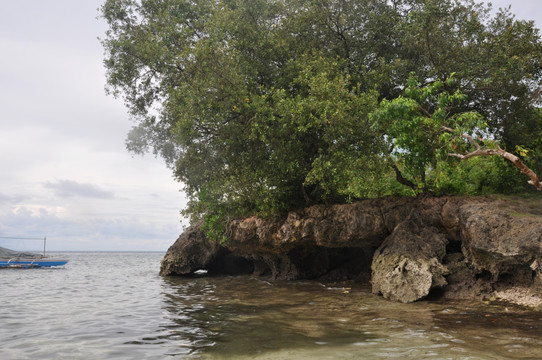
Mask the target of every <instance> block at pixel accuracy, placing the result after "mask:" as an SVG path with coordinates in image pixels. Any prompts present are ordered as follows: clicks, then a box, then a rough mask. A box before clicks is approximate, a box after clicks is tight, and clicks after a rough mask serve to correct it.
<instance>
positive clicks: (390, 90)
mask: <svg viewBox="0 0 542 360" xmlns="http://www.w3.org/2000/svg"><path fill="white" fill-rule="evenodd" d="M101 10H102V15H103V17H104V19H105V20H106V21H107V23H108V24H109V30H108V31H107V33H106V37H105V39H103V40H102V44H103V46H104V48H105V52H106V57H105V61H104V63H105V67H106V69H107V84H108V91H109V92H110V93H112V94H113V95H115V96H122V97H123V98H124V101H125V103H126V105H127V107H128V109H129V111H130V113H131V115H132V116H133V118H134V120H135V121H136V126H135V127H134V128H133V130H132V131H131V132H130V134H129V135H128V140H127V147H128V149H129V150H130V151H133V152H135V153H140V152H145V151H149V150H151V151H153V152H154V153H155V154H157V155H160V156H162V157H163V158H164V159H165V160H166V162H167V164H168V165H169V166H170V167H171V168H172V169H173V170H174V174H175V176H176V178H177V179H178V180H179V181H180V182H181V183H182V184H183V185H184V190H185V191H186V193H187V195H188V196H189V198H190V202H189V205H188V208H187V209H186V212H185V213H186V214H187V215H190V216H192V218H193V219H196V218H199V217H201V216H206V217H207V221H206V223H207V224H208V225H209V224H211V225H209V229H215V230H217V229H222V230H223V229H225V224H227V221H228V218H230V217H236V216H245V215H248V214H260V215H261V216H277V215H281V214H283V213H284V212H286V211H288V210H291V209H292V208H295V207H301V206H306V205H308V204H313V203H325V202H343V201H349V200H352V199H356V198H363V197H375V196H383V195H390V194H413V193H415V191H413V190H412V189H411V188H412V187H414V188H416V191H417V189H418V186H420V187H421V188H427V189H429V188H430V187H431V186H429V185H430V184H429V183H430V182H431V181H433V180H431V179H432V178H431V177H434V174H435V172H438V171H440V173H441V174H442V176H444V174H445V172H444V171H443V170H442V169H440V170H439V167H441V166H443V164H448V165H447V166H448V167H449V165H450V164H451V161H450V160H449V157H448V156H444V155H440V154H441V152H442V149H441V148H440V147H441V146H442V144H441V143H440V142H439V140H438V139H439V137H440V136H445V135H446V132H442V128H439V127H438V126H437V127H434V126H436V125H434V124H432V123H431V122H432V121H433V120H434V119H435V116H437V117H438V116H441V115H439V114H440V113H439V111H440V110H439V105H438V104H437V103H438V101H437V99H436V98H434V96H437V95H438V94H441V93H440V92H439V91H441V90H442V89H443V88H440V89H439V90H435V88H434V85H435V84H436V83H437V82H438V81H437V79H447V78H449V77H450V75H451V74H452V73H454V72H455V73H456V74H457V75H456V79H457V81H456V82H455V83H454V86H455V90H457V91H458V94H461V95H454V94H455V93H450V94H449V95H450V96H452V97H453V96H457V97H461V99H463V97H462V96H463V95H462V94H465V96H466V97H467V98H468V101H466V100H465V101H458V100H459V99H458V98H457V99H456V98H453V99H452V98H450V99H448V100H449V101H452V102H453V104H454V110H453V111H454V113H453V114H451V116H452V118H453V116H456V117H458V118H460V117H461V116H463V117H464V118H462V119H463V120H464V121H467V120H468V121H471V122H472V121H474V123H475V124H477V123H476V121H480V123H478V124H477V125H472V126H474V128H479V129H482V123H481V121H482V120H480V119H485V120H484V121H485V122H484V127H483V128H484V129H487V130H486V131H487V133H488V134H489V133H490V134H492V136H493V138H491V140H492V141H494V143H495V144H497V143H500V144H501V145H500V146H501V147H502V148H503V149H504V150H506V151H508V152H509V153H511V151H513V150H515V149H516V148H518V149H527V150H529V151H530V152H529V153H530V154H532V156H531V158H530V159H531V160H528V161H527V163H528V164H527V165H530V167H532V168H533V165H534V169H537V167H536V166H539V165H537V160H538V159H539V154H542V150H540V149H541V147H540V140H539V139H540V138H541V136H537V134H540V135H542V134H541V133H542V130H540V125H541V124H542V121H541V116H540V113H539V112H538V111H537V109H536V106H537V105H538V102H539V95H540V94H539V92H538V89H539V84H540V80H541V79H542V61H541V60H542V47H541V43H540V38H539V33H538V29H536V28H535V27H534V24H533V23H532V22H524V21H515V20H514V19H513V16H512V14H511V13H510V12H509V11H507V10H505V11H501V12H500V13H499V14H498V15H497V16H496V17H494V18H491V17H490V16H489V8H488V7H487V6H484V5H482V4H478V3H475V2H474V1H472V0H441V1H435V0H394V1H386V0H356V1H354V0H341V1H339V0H317V1H313V0H290V1H284V0H213V1H210V0H107V1H106V2H105V3H104V5H103V6H102V9H101ZM411 73H413V74H414V75H415V77H416V79H419V81H420V84H419V85H417V86H409V85H408V84H409V76H410V74H411ZM443 84H444V85H442V86H445V83H443ZM410 85H412V84H410ZM446 86H447V85H446ZM416 88H418V89H419V91H421V94H423V93H424V92H427V91H436V93H434V94H427V95H428V96H427V97H426V98H423V96H425V95H423V96H422V95H420V96H422V98H418V99H416V98H410V97H409V96H408V95H406V96H405V95H402V94H403V92H404V91H405V90H406V91H410V92H411V93H412V94H414V93H415V92H416V91H417V90H416V91H415V89H416ZM455 90H454V91H455ZM439 96H440V95H439ZM394 99H395V100H394ZM435 101H437V103H435ZM379 102H383V104H384V105H382V106H380V107H378V104H379ZM400 103H402V106H403V107H405V109H407V110H408V108H409V106H410V107H411V109H410V110H408V111H410V113H409V112H408V111H406V110H405V111H406V113H404V114H403V115H405V116H406V117H405V118H404V119H408V116H409V115H411V113H412V112H414V111H415V110H414V109H417V108H416V106H419V105H420V104H423V105H424V106H425V105H430V106H429V107H428V108H427V110H428V111H429V114H430V116H429V118H431V119H433V120H431V121H430V120H427V119H423V117H421V118H417V117H416V119H417V120H416V122H415V124H417V125H416V126H413V125H408V122H405V121H406V120H405V121H403V120H404V119H400V118H397V117H396V118H393V117H389V116H386V115H385V114H384V113H385V107H386V106H388V107H389V109H391V108H392V107H393V106H395V105H397V104H400ZM386 104H387V105H386ZM416 104H417V105H416ZM392 105H393V106H392ZM418 110H419V109H418ZM373 111H375V114H374V115H372V116H370V114H371V113H372V112H373ZM390 111H391V110H390ZM461 114H463V115H461ZM465 114H471V115H472V114H478V115H477V117H474V118H470V117H466V116H467V115H465ZM407 115H408V116H407ZM469 116H470V115H469ZM426 117H427V116H426ZM447 119H451V118H450V117H448V118H447ZM476 119H478V120H476ZM463 120H461V121H463ZM458 121H459V120H458ZM375 122H376V123H375ZM457 124H459V122H458V123H457ZM469 124H470V123H469ZM418 125H419V126H422V127H421V128H420V127H417V126H418ZM442 125H443V126H444V123H443V124H442ZM486 125H487V126H486ZM461 126H464V125H461ZM465 126H466V125H465ZM472 126H471V127H470V128H469V129H470V130H472V129H473V127H472ZM450 128H452V129H453V127H450ZM428 131H429V132H430V133H431V134H429V135H428ZM469 134H470V133H469ZM533 134H534V135H533ZM456 135H457V134H456ZM392 139H393V140H392ZM411 143H412V144H411ZM467 143H468V142H465V144H461V146H464V145H468V144H467ZM392 144H393V145H394V147H393V149H392V150H390V148H391V145H392ZM458 144H459V142H458ZM412 146H418V147H417V148H415V147H412ZM510 149H512V150H510ZM407 154H409V155H410V157H409V156H407ZM458 154H460V153H459V152H458ZM461 154H464V153H461ZM517 155H520V156H521V154H517ZM456 159H457V158H456ZM397 160H400V161H399V165H398V164H397ZM529 161H530V162H531V163H529ZM447 174H448V175H446V176H450V175H449V174H452V173H450V172H448V173H447ZM428 176H429V177H430V179H427V177H428ZM397 180H399V181H397ZM428 180H429V181H428ZM401 184H403V185H404V184H410V185H412V184H414V185H415V186H410V187H411V188H409V187H404V186H402V185H401ZM220 232H221V230H217V231H214V233H215V235H216V236H217V237H219V236H220Z"/></svg>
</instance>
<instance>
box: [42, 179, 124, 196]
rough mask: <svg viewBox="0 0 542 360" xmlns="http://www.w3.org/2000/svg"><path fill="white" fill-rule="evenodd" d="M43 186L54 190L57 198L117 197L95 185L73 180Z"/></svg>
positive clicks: (48, 183)
mask: <svg viewBox="0 0 542 360" xmlns="http://www.w3.org/2000/svg"><path fill="white" fill-rule="evenodd" d="M43 186H44V187H46V188H48V189H52V190H53V191H54V192H55V195H56V196H59V197H63V198H71V197H85V198H93V199H112V198H114V197H115V194H114V193H113V192H111V191H107V190H102V189H100V188H99V187H98V186H96V185H93V184H89V183H79V182H77V181H73V180H57V182H56V183H51V182H47V183H45V184H44V185H43Z"/></svg>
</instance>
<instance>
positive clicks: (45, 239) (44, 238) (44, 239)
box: [43, 236, 47, 257]
mask: <svg viewBox="0 0 542 360" xmlns="http://www.w3.org/2000/svg"><path fill="white" fill-rule="evenodd" d="M46 241H47V237H46V236H44V237H43V257H45V242H46Z"/></svg>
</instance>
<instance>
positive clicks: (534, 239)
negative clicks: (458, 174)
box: [161, 197, 542, 304]
mask: <svg viewBox="0 0 542 360" xmlns="http://www.w3.org/2000/svg"><path fill="white" fill-rule="evenodd" d="M541 209H542V207H541V206H540V204H538V203H537V202H536V201H532V200H521V199H516V198H506V199H504V200H502V199H497V198H493V197H483V198H467V197H442V198H415V199H414V198H410V199H408V198H389V199H374V200H366V201H361V202H356V203H353V204H347V205H331V206H325V205H316V206H312V207H309V208H306V209H302V210H299V211H294V212H291V213H289V214H288V216H287V217H286V218H285V219H283V220H280V221H273V220H264V219H260V218H256V217H251V218H247V219H243V220H236V221H233V222H232V224H231V227H230V229H229V232H228V234H229V238H228V241H227V242H226V244H224V245H223V246H221V245H218V244H216V243H211V242H209V241H207V240H206V239H205V236H204V234H203V233H202V232H201V231H200V229H199V225H200V224H196V225H194V226H193V227H191V228H189V229H188V230H187V231H186V232H185V233H183V234H182V235H181V236H180V237H179V239H178V240H177V242H175V244H174V245H173V246H172V247H171V248H170V249H169V250H168V253H167V254H166V256H165V257H164V259H163V261H162V268H161V274H162V275H189V274H192V273H193V272H194V271H196V270H199V269H206V270H208V271H209V274H248V273H252V274H256V275H267V276H270V277H271V278H273V279H320V280H326V281H344V280H357V281H359V282H367V281H368V280H369V279H370V280H371V283H372V287H373V292H375V293H379V294H382V295H383V296H384V297H385V298H387V299H392V300H396V301H401V302H412V301H416V300H419V299H422V298H424V297H427V296H428V295H431V294H435V293H436V291H437V290H438V289H443V290H444V291H443V293H444V294H445V295H446V296H448V297H455V298H486V299H492V298H493V297H495V296H499V297H501V298H502V299H505V300H508V301H512V302H519V301H520V297H523V298H525V295H522V294H524V291H519V290H518V291H515V292H514V291H511V290H510V289H513V288H518V287H520V288H521V289H527V290H528V291H529V292H530V294H531V295H532V296H531V297H532V298H533V299H534V298H536V297H537V296H538V297H540V294H541V293H542V266H541V265H540V264H542V210H541ZM514 294H517V296H514ZM537 294H538V295H537ZM516 300H517V301H516ZM531 303H533V304H536V301H534V302H533V301H531Z"/></svg>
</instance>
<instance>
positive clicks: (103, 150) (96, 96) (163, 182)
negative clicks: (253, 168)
mask: <svg viewBox="0 0 542 360" xmlns="http://www.w3.org/2000/svg"><path fill="white" fill-rule="evenodd" d="M492 3H493V5H494V7H495V8H499V7H506V6H507V5H509V4H511V5H512V12H513V13H514V14H516V15H517V18H518V19H528V20H535V21H536V23H537V24H538V26H539V27H540V26H541V25H542V1H540V0H499V1H493V2H492ZM101 4H102V0H47V1H43V0H17V1H13V0H0V49H1V56H0V246H6V247H10V246H11V247H15V248H18V249H19V250H28V251H29V250H36V249H40V248H41V246H42V244H41V243H40V242H37V241H33V240H24V241H16V242H13V241H10V240H7V239H2V238H3V237H37V238H43V237H47V246H48V250H49V251H166V250H167V248H168V247H169V246H170V245H172V244H173V242H174V241H175V239H176V238H177V237H178V235H179V234H180V233H181V232H182V230H183V228H184V227H186V225H188V223H187V220H186V219H183V218H182V217H181V215H180V210H181V209H182V208H183V207H184V206H185V204H186V200H185V197H184V195H183V193H182V192H181V191H180V189H181V188H182V186H181V184H179V183H177V182H176V181H175V180H174V179H173V177H172V172H171V170H170V169H168V168H167V167H166V166H165V164H164V162H163V161H162V160H161V159H159V158H155V157H153V156H152V155H147V156H136V155H132V154H130V153H128V151H127V150H126V148H125V139H126V134H127V132H128V131H129V129H130V128H131V127H132V126H133V125H135V124H134V123H133V122H132V121H131V120H130V118H129V116H128V114H127V111H126V109H125V107H124V105H123V101H122V100H121V99H114V98H113V97H111V96H107V95H106V93H105V90H104V86H105V71H104V68H103V64H102V61H103V57H104V54H103V49H102V46H101V44H100V42H99V40H98V38H99V37H103V34H104V32H105V30H106V24H105V22H104V21H103V20H102V19H99V11H98V8H99V7H100V6H101Z"/></svg>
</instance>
